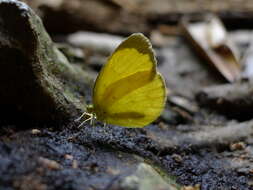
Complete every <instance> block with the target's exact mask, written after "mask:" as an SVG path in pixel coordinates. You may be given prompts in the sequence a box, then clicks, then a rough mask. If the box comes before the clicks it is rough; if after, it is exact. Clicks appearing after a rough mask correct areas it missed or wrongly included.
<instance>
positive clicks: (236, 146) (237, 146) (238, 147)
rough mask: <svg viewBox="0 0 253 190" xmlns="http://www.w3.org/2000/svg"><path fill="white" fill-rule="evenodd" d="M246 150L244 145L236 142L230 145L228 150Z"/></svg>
mask: <svg viewBox="0 0 253 190" xmlns="http://www.w3.org/2000/svg"><path fill="white" fill-rule="evenodd" d="M245 148H246V145H245V143H244V142H237V143H233V144H230V150H232V151H235V150H244V149H245Z"/></svg>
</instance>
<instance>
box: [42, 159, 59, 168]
mask: <svg viewBox="0 0 253 190" xmlns="http://www.w3.org/2000/svg"><path fill="white" fill-rule="evenodd" d="M39 163H41V164H42V165H43V166H44V167H46V168H48V169H50V170H59V169H61V165H60V164H59V163H58V162H56V161H54V160H50V159H47V158H43V157H39Z"/></svg>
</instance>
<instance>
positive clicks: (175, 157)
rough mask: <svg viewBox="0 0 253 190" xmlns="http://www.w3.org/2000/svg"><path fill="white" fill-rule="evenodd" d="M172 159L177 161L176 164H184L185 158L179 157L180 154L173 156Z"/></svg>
mask: <svg viewBox="0 0 253 190" xmlns="http://www.w3.org/2000/svg"><path fill="white" fill-rule="evenodd" d="M172 158H173V159H174V160H175V161H176V162H182V160H183V158H182V157H181V156H180V155H179V154H173V155H172Z"/></svg>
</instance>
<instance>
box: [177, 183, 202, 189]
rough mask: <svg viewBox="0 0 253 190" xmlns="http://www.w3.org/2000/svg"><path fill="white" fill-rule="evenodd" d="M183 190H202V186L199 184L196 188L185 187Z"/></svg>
mask: <svg viewBox="0 0 253 190" xmlns="http://www.w3.org/2000/svg"><path fill="white" fill-rule="evenodd" d="M181 190H200V185H199V184H197V185H195V186H184V187H182V188H181Z"/></svg>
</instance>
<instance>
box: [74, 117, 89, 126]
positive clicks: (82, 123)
mask: <svg viewBox="0 0 253 190" xmlns="http://www.w3.org/2000/svg"><path fill="white" fill-rule="evenodd" d="M90 120H92V117H90V118H88V119H85V120H84V121H83V122H82V123H81V124H80V125H78V127H77V128H80V127H82V126H83V124H85V123H86V122H87V121H90Z"/></svg>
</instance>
